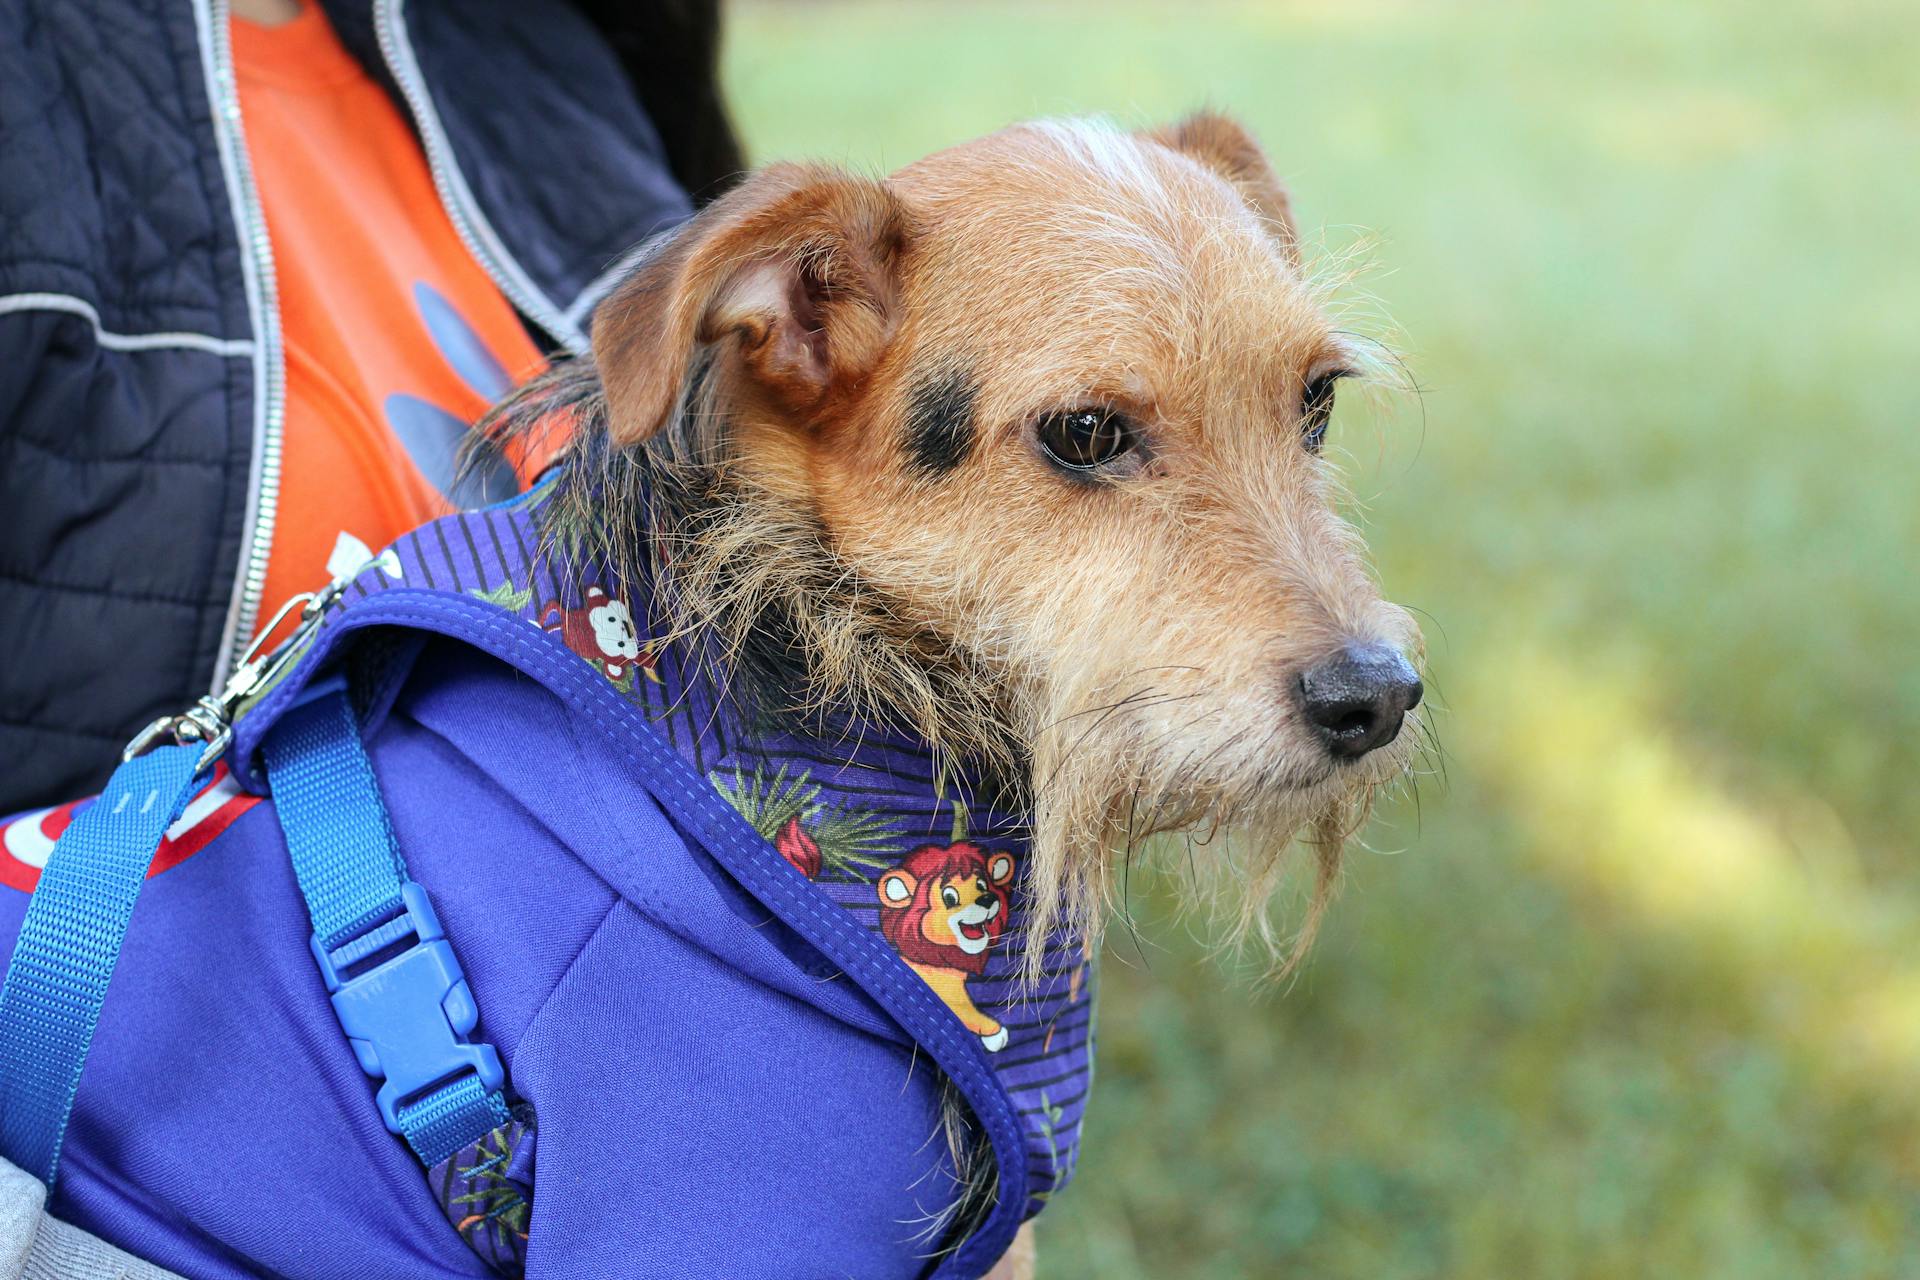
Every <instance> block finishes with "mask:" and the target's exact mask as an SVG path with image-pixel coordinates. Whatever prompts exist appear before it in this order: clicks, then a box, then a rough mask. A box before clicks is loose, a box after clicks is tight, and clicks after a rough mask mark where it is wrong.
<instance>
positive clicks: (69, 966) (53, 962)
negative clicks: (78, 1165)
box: [0, 743, 206, 1188]
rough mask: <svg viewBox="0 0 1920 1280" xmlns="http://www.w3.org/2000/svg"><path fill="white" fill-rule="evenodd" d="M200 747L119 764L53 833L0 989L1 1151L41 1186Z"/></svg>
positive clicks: (195, 771) (48, 1177)
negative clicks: (145, 883) (138, 903)
mask: <svg viewBox="0 0 1920 1280" xmlns="http://www.w3.org/2000/svg"><path fill="white" fill-rule="evenodd" d="M205 751H206V748H205V746H204V745H203V744H200V743H182V744H180V745H177V746H169V747H161V748H160V749H159V750H157V751H153V752H151V753H149V754H147V755H143V756H138V757H136V758H134V759H132V760H129V761H127V762H126V763H125V764H123V765H121V766H120V768H119V769H118V770H116V771H115V773H114V775H113V778H112V780H111V781H110V782H108V784H107V789H106V790H105V791H104V792H102V793H101V795H100V798H99V799H98V800H95V801H94V802H93V803H92V804H91V805H89V806H88V807H87V808H86V809H84V810H82V811H81V813H80V815H79V816H78V817H76V818H75V819H74V820H73V825H72V826H70V827H68V828H67V829H66V831H65V832H64V833H62V835H61V837H60V840H59V842H58V843H57V844H55V845H54V847H53V852H52V853H50V854H49V855H48V856H47V865H46V866H45V867H44V868H42V869H41V872H40V883H39V884H38V885H37V886H35V888H34V891H33V898H32V900H31V901H30V902H28V903H27V914H26V918H25V919H24V920H23V921H22V922H21V925H20V935H19V937H18V938H16V939H15V940H14V946H13V959H12V961H11V962H10V963H9V964H8V966H7V977H6V982H5V984H4V985H0V1155H4V1156H5V1157H6V1158H7V1159H8V1160H11V1161H12V1162H13V1163H14V1164H16V1165H18V1166H20V1167H21V1168H22V1169H25V1170H26V1171H27V1172H29V1173H31V1174H33V1175H34V1176H35V1177H37V1178H39V1179H40V1180H41V1181H42V1182H44V1183H46V1184H47V1186H48V1187H49V1188H51V1187H52V1186H53V1182H54V1177H55V1175H56V1174H57V1173H58V1172H59V1169H60V1143H61V1140H62V1139H63V1138H64V1137H65V1136H66V1132H67V1117H68V1116H69V1115H70V1114H71V1113H72V1111H73V1099H74V1095H75V1094H76V1093H78V1092H79V1089H80V1072H81V1069H82V1068H83V1067H85V1066H86V1062H87V1050H88V1049H89V1048H90V1047H92V1045H93V1032H94V1028H95V1027H96V1026H98V1025H99V1022H100V1008H101V1006H102V1005H103V1004H105V1003H106V999H107V984H108V982H110V981H111V980H112V978H113V969H114V965H115V963H116V962H117V961H118V960H119V959H120V944H121V942H122V941H123V940H124V939H125V938H126V936H127V925H128V924H129V923H130V922H131V921H132V919H133V904H134V900H135V899H136V898H138V897H139V895H140V884H141V881H142V880H144V879H145V878H146V874H147V867H148V866H149V865H151V864H152V862H153V855H154V851H155V850H156V849H158V848H159V847H160V838H161V837H162V836H164V835H165V834H166V832H167V828H168V827H170V826H172V825H173V822H174V819H176V818H178V817H179V816H180V811H181V809H183V808H185V807H186V803H187V797H188V796H190V795H191V794H192V793H193V784H194V780H195V778H197V777H198V776H199V773H200V767H201V765H202V764H203V763H204V761H203V759H202V757H203V754H204V753H205Z"/></svg>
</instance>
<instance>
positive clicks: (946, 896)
mask: <svg viewBox="0 0 1920 1280" xmlns="http://www.w3.org/2000/svg"><path fill="white" fill-rule="evenodd" d="M940 901H942V902H944V903H946V904H947V905H948V906H949V907H957V906H959V905H960V895H959V894H958V893H956V892H954V888H953V886H952V885H948V886H947V887H946V888H944V889H942V890H941V891H940Z"/></svg>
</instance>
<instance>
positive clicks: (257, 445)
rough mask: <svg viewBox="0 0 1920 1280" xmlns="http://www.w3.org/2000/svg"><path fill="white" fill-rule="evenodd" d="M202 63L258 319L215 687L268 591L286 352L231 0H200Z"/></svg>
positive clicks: (253, 316) (236, 656)
mask: <svg viewBox="0 0 1920 1280" xmlns="http://www.w3.org/2000/svg"><path fill="white" fill-rule="evenodd" d="M193 16H194V22H195V23H196V25H197V26H198V29H199V30H198V34H199V39H200V61H201V69H202V71H203V73H204V74H205V76H206V81H207V98H208V101H209V103H210V105H211V106H212V109H213V132H214V139H215V142H216V144H217V146H218V149H219V152H220V168H221V171H222V173H223V174H224V176H225V178H226V182H227V198H228V200H229V202H230V203H231V205H232V209H233V224H234V232H235V235H236V236H237V238H238V239H239V242H240V270H241V276H242V278H243V280H244V283H245V285H246V294H247V315H248V318H249V319H250V320H251V322H252V325H253V338H254V348H255V349H254V357H253V460H252V467H251V470H250V473H249V475H248V477H247V520H246V530H247V532H246V538H245V541H244V542H243V543H242V545H241V548H240V562H239V565H238V567H237V569H236V570H235V573H234V582H233V594H232V597H231V600H230V602H229V603H228V605H227V620H226V625H225V627H224V628H223V629H222V631H221V642H220V651H219V654H218V655H217V656H216V658H215V662H214V670H213V688H215V689H216V690H217V689H219V688H221V687H222V686H224V685H225V684H226V682H227V678H228V676H229V675H230V674H231V672H232V671H233V669H234V667H235V666H236V665H237V664H238V663H239V661H240V659H241V655H242V654H243V653H244V652H245V651H246V649H247V647H248V645H249V644H250V643H251V642H252V640H253V627H254V623H255V622H256V621H258V620H259V617H260V597H261V595H262V594H263V593H264V592H265V590H266V584H267V557H268V554H269V553H270V552H271V551H272V549H273V526H274V521H275V519H276V517H277V516H278V515H279V508H280V445H281V436H282V433H283V431H284V429H285V425H286V359H285V352H284V351H283V350H282V349H281V346H280V303H279V296H278V292H277V290H276V288H275V284H274V274H273V245H272V243H271V242H270V241H269V240H268V238H267V220H266V217H265V215H264V214H263V213H262V212H261V210H260V197H259V192H258V191H257V189H256V188H255V186H254V181H253V164H252V162H251V160H250V159H249V157H248V155H247V139H246V134H245V132H244V131H243V129H242V126H241V120H240V90H239V87H238V85H237V84H236V83H235V80H234V73H233V42H232V39H231V32H230V28H229V26H228V22H229V19H230V15H229V12H228V8H227V0H194V4H193Z"/></svg>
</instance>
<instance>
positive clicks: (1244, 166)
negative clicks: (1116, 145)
mask: <svg viewBox="0 0 1920 1280" xmlns="http://www.w3.org/2000/svg"><path fill="white" fill-rule="evenodd" d="M1140 136H1141V137H1143V138H1145V139H1146V140H1147V141H1149V142H1157V143H1159V144H1161V145H1162V146H1165V147H1171V148H1173V149H1174V150H1175V151H1178V152H1180V153H1181V154H1182V155H1186V156H1190V157H1192V158H1193V159H1195V160H1198V161H1199V162H1200V163H1201V164H1203V165H1206V166H1207V167H1208V168H1209V169H1212V170H1213V171H1214V172H1215V173H1217V174H1219V175H1220V176H1221V177H1223V178H1225V179H1226V180H1227V181H1228V182H1230V183H1232V184H1233V186H1234V188H1235V189H1236V190H1238V191H1239V192H1240V195H1241V198H1242V199H1244V200H1245V201H1246V202H1247V203H1248V204H1249V205H1252V206H1253V209H1254V211H1255V212H1256V213H1258V214H1259V215H1260V216H1261V217H1262V218H1263V219H1265V220H1266V222H1267V225H1268V227H1269V228H1270V229H1271V230H1272V232H1273V235H1274V238H1275V239H1276V240H1278V241H1279V242H1280V247H1281V249H1282V250H1284V251H1285V253H1286V255H1287V260H1288V261H1290V262H1292V263H1293V265H1294V266H1295V267H1296V268H1297V267H1299V266H1300V265H1301V263H1300V228H1299V226H1298V225H1297V224H1296V223H1295V222H1294V220H1293V199H1292V197H1290V196H1289V195H1288V194H1287V188H1286V184H1285V183H1283V182H1281V181H1280V179H1279V177H1278V176H1277V175H1276V174H1275V173H1274V171H1273V165H1271V164H1270V163H1268V161H1267V153H1266V152H1264V151H1262V150H1261V149H1260V144H1259V143H1258V142H1255V141H1254V138H1253V135H1252V134H1250V133H1248V132H1247V131H1246V129H1244V128H1243V127H1241V125H1240V124H1239V123H1238V122H1237V121H1234V120H1230V119H1228V118H1227V117H1226V116H1223V115H1219V114H1216V113H1215V112H1212V111H1200V112H1196V113H1195V114H1193V115H1190V116H1188V117H1187V118H1186V119H1185V120H1182V121H1180V122H1179V123H1177V124H1170V125H1166V126H1164V127H1162V128H1159V129H1151V130H1148V131H1147V132H1145V133H1143V134H1141V135H1140Z"/></svg>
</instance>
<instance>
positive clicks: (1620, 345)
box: [727, 0, 1920, 1280]
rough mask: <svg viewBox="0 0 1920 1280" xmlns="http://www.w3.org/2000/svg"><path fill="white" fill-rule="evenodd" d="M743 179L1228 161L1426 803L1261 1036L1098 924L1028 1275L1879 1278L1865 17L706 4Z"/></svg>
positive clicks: (1269, 1014)
mask: <svg viewBox="0 0 1920 1280" xmlns="http://www.w3.org/2000/svg"><path fill="white" fill-rule="evenodd" d="M731 24H732V25H731V31H730V36H729V41H730V46H729V50H728V55H727V66H728V79H729V84H730V92H731V94H732V99H733V102H734V105H735V109H736V112H737V115H738V118H739V122H740V124H741V126H742V128H743V131H744V133H745V135H746V137H747V139H748V141H749V143H750V146H751V148H752V150H753V153H754V155H755V156H756V157H757V158H768V157H775V156H784V157H798V156H806V157H814V158H821V159H827V160H834V161H842V162H846V163H850V164H852V165H855V166H857V167H861V168H865V169H869V170H876V171H877V170H883V169H886V168H890V167H892V166H895V165H898V164H901V163H905V162H906V161H908V160H910V159H912V158H914V157H916V156H918V155H920V154H922V153H923V152H926V151H928V150H931V149H933V148H936V147H939V146H943V145H946V144H949V143H952V142H956V141H959V140H962V139H964V138H967V137H969V136H971V135H974V134H978V133H982V132H986V131H988V130H991V129H994V128H997V127H999V126H1001V125H1003V124H1005V123H1008V122H1010V121H1012V120H1016V119H1020V118H1023V117H1030V116H1034V115H1048V114H1062V113H1069V112H1102V113H1109V114H1112V115H1115V116H1117V117H1119V118H1120V119H1122V120H1125V121H1129V122H1142V123H1146V122H1155V121H1160V120H1164V119H1167V118H1170V117H1172V116H1174V115H1176V114H1178V113H1180V112H1182V111H1184V110H1187V109H1189V108H1191V107H1194V106H1196V105H1199V104H1202V103H1210V104H1213V105H1215V106H1218V107H1221V108H1224V109H1227V110H1230V111H1232V112H1233V113H1235V114H1237V115H1238V116H1240V117H1241V118H1242V119H1243V120H1245V121H1246V122H1247V123H1248V124H1249V125H1251V126H1252V127H1253V128H1254V129H1255V130H1256V131H1257V132H1258V133H1259V134H1260V136H1261V137H1262V138H1263V140H1264V141H1265V143H1266V145H1267V147H1268V149H1269V151H1270V152H1271V154H1272V156H1273V158H1274V160H1275V163H1276V165H1277V167H1278V168H1279V169H1280V170H1281V172H1282V173H1283V174H1284V175H1285V176H1286V177H1287V179H1288V180H1289V181H1290V182H1291V183H1292V185H1293V187H1294V191H1295V195H1296V199H1297V202H1298V208H1299V209H1300V211H1301V214H1302V220H1303V223H1304V224H1305V225H1306V227H1307V228H1308V231H1309V235H1310V237H1311V238H1312V239H1314V240H1315V242H1316V243H1318V244H1320V245H1321V246H1323V249H1322V253H1323V255H1333V254H1346V253H1352V252H1354V251H1355V250H1356V249H1359V250H1361V251H1363V252H1364V257H1365V261H1366V262H1367V263H1370V264H1371V269H1370V270H1369V271H1367V272H1366V273H1364V274H1363V275H1362V276H1361V278H1360V279H1359V280H1358V281H1357V282H1356V284H1355V286H1354V288H1353V289H1352V290H1350V291H1349V292H1348V294H1347V295H1346V296H1347V297H1348V298H1349V299H1350V301H1351V303H1352V305H1353V308H1354V311H1355V313H1356V315H1357V316H1358V317H1359V319H1358V323H1360V324H1361V325H1362V326H1363V327H1367V328H1369V329H1370V330H1371V331H1373V332H1375V333H1378V334H1382V335H1384V336H1387V337H1388V338H1390V339H1391V340H1392V341H1393V342H1394V343H1395V344H1396V346H1397V347H1398V349H1399V350H1400V351H1402V352H1403V353H1404V354H1405V356H1406V358H1407V360H1408V362H1409V364H1410V366H1411V368H1412V369H1413V371H1414V372H1415V374H1416V376H1417V377H1418V379H1419V382H1420V384H1421V386H1422V387H1423V388H1424V392H1423V395H1421V396H1420V397H1417V398H1416V397H1413V396H1410V395H1398V396H1391V397H1388V398H1386V399H1385V400H1383V401H1382V402H1380V403H1378V404H1375V405H1371V406H1369V405H1367V404H1365V403H1354V404H1350V405H1345V406H1343V408H1342V409H1341V412H1340V414H1339V415H1338V418H1337V420H1336V426H1335V432H1336V435H1337V437H1338V441H1339V445H1340V448H1341V451H1342V453H1343V454H1344V456H1345V464H1346V466H1347V469H1348V471H1349V474H1350V476H1351V479H1352V483H1353V485H1354V488H1355V490H1356V493H1357V495H1358V496H1359V499H1360V503H1359V507H1360V509H1359V511H1358V513H1357V514H1358V517H1359V518H1360V519H1361V520H1362V521H1363V523H1364V524H1365V525H1366V527H1367V529H1368V531H1369V535H1370V537H1371V539H1372V541H1373V545H1374V547H1375V550H1376V554H1377V559H1378V562H1379V565H1380V569H1381V573H1382V576H1383V578H1384V580H1385V583H1386V586H1387V588H1388V590H1389V592H1390V593H1391V594H1392V595H1393V596H1394V598H1396V599H1399V600H1402V601H1404V602H1406V603H1408V604H1411V605H1415V606H1418V607H1419V608H1421V609H1423V610H1426V611H1427V613H1428V614H1429V615H1430V617H1429V619H1428V621H1427V633H1428V638H1429V644H1430V649H1431V655H1430V657H1431V668H1432V672H1433V676H1434V679H1433V682H1432V683H1433V686H1434V687H1435V689H1436V690H1437V696H1436V699H1435V701H1436V702H1437V703H1438V704H1439V705H1440V706H1441V707H1443V709H1444V711H1443V714H1442V716H1441V719H1440V731H1441V735H1442V738H1443V740H1444V742H1445V743H1446V746H1447V757H1446V764H1447V777H1446V778H1445V779H1442V778H1439V777H1429V778H1427V779H1424V780H1423V782H1422V783H1421V785H1420V788H1419V797H1418V803H1417V806H1416V804H1415V803H1414V801H1413V800H1412V799H1411V798H1407V799H1403V800H1400V801H1396V802H1394V803H1390V804H1388V805H1387V806H1386V807H1385V808H1384V809H1383V810H1382V812H1381V813H1380V815H1379V817H1378V818H1377V819H1376V821H1375V823H1374V826H1373V827H1372V828H1371V830H1370V833H1369V836H1368V841H1367V843H1368V845H1369V846H1370V847H1369V848H1368V849H1364V850H1358V851H1356V852H1355V854H1354V856H1353V857H1352V859H1351V863H1350V871H1349V874H1348V876H1347V883H1346V886H1345V890H1344V893H1343V896H1342V898H1341V901H1340V902H1339V904H1338V905H1337V907H1336V909H1335V913H1334V916H1333V919H1332V922H1331V924H1330V926H1329V929H1328V931H1327V933H1326V935H1325V936H1324V939H1323V941H1322V942H1321V943H1320V945H1319V947H1318V949H1317V950H1316V952H1315V954H1314V957H1313V960H1312V963H1311V965H1310V967H1309V968H1308V970H1307V971H1306V973H1305V975H1304V976H1303V977H1302V978H1301V980H1299V981H1298V982H1297V983H1296V984H1294V986H1293V987H1292V988H1291V989H1290V990H1288V991H1285V992H1281V993H1270V994H1265V995H1263V994H1261V993H1260V992H1258V991H1255V990H1253V989H1252V988H1251V986H1250V984H1249V983H1247V982H1246V981H1245V980H1244V979H1242V978H1238V977H1236V976H1235V975H1234V974H1233V973H1231V972H1230V971H1229V970H1228V969H1227V968H1226V967H1223V965H1221V964H1220V963H1218V962H1216V961H1213V960H1211V959H1209V958H1208V955H1207V953H1206V950H1205V948H1204V947H1203V946H1202V945H1200V943H1199V942H1197V941H1196V940H1195V937H1194V935H1195V934H1197V933H1204V930H1202V929H1200V928H1199V927H1198V926H1196V925H1194V924H1192V923H1191V922H1189V921H1185V920H1180V919H1176V918H1175V916H1174V914H1173V903H1174V902H1175V900H1176V898H1177V893H1178V888H1179V886H1178V884H1177V883H1175V884H1161V885H1153V886H1143V885H1142V884H1141V883H1140V881H1139V880H1138V879H1136V881H1135V885H1134V894H1133V896H1134V901H1133V903H1132V906H1133V908H1134V910H1135V912H1136V914H1137V915H1138V916H1139V918H1140V926H1139V936H1140V940H1139V943H1138V944H1137V945H1136V944H1135V943H1134V942H1133V941H1132V940H1130V939H1129V938H1128V937H1126V936H1125V934H1124V932H1116V934H1115V936H1114V938H1113V940H1112V942H1111V943H1110V945H1109V948H1108V958H1107V961H1106V965H1105V971H1104V990H1103V992H1102V996H1101V999H1102V1008H1101V1059H1100V1071H1099V1079H1098V1084H1097V1086H1096V1089H1095V1092H1094V1101H1093V1104H1092V1117H1091V1121H1090V1129H1089V1134H1088V1138H1087V1145H1086V1150H1085V1156H1084V1160H1083V1163H1082V1166H1081V1169H1080V1174H1079V1178H1078V1180H1077V1182H1076V1183H1075V1184H1074V1186H1073V1187H1072V1189H1071V1190H1070V1191H1068V1192H1067V1193H1065V1194H1064V1195H1062V1196H1061V1198H1060V1199H1059V1201H1058V1202H1057V1204H1056V1205H1055V1206H1054V1207H1053V1208H1052V1209H1051V1210H1050V1211H1049V1213H1048V1214H1047V1215H1046V1218H1045V1219H1044V1221H1043V1222H1042V1224H1041V1232H1040V1240H1041V1247H1042V1262H1043V1274H1044V1276H1045V1277H1046V1280H1066V1278H1067V1277H1080V1276H1098V1277H1103V1278H1115V1280H1122V1278H1129V1277H1155V1278H1156V1280H1168V1278H1176V1277H1178V1278H1186V1277H1193V1278H1199V1277H1243V1276H1280V1275H1285V1276H1309V1277H1316V1276H1324V1277H1367V1278H1368V1280H1380V1278H1386V1277H1426V1276H1460V1277H1506V1276H1594V1277H1601V1276H1606V1277H1613V1276H1621V1277H1625V1276H1634V1277H1638V1276H1650V1275H1651V1276H1671V1277H1741V1278H1752V1277H1759V1278H1766V1277H1782V1278H1793V1280H1799V1278H1803V1277H1816V1276H1817V1277H1851V1276H1863V1277H1864V1276H1920V867H1917V866H1916V863H1915V859H1914V858H1913V856H1912V854H1913V850H1914V847H1915V838H1914V834H1915V832H1916V831H1920V758H1917V755H1920V749H1917V748H1916V742H1920V661H1917V660H1916V658H1917V656H1920V655H1916V638H1917V637H1920V585H1917V577H1916V575H1917V572H1920V570H1917V566H1920V516H1917V515H1916V510H1920V503H1917V502H1916V492H1915V489H1916V477H1917V476H1920V372H1916V370H1917V368H1920V252H1916V249H1915V244H1914V238H1915V233H1916V230H1920V87H1917V86H1920V11H1917V10H1915V9H1914V7H1913V6H1912V5H1911V4H1910V3H1908V4H1900V3H1888V4H1876V3H1864V2H1861V3H1851V2H1835V3H1820V4H1811V3H1804V4H1760V3H1736V2H1732V0H1729V2H1726V3H1697V2H1688V3H1678V2H1676V3H1669V4H1641V3H1623V4H1555V5H1544V4H1542V5H1523V4H1496V3H1446V2H1439V0H1436V2H1434V3H1398V2H1395V0H1348V2H1345V3H1334V2H1330V0H1317V2H1314V3H1280V4H1266V5H1251V4H1246V5H1213V4H1207V5H1165V6H1156V7H1146V6H1138V5H1125V4H1104V3H1103V4H1094V3H1077V4H1058V5H1055V4H1042V3H1029V4H979V5H975V4H967V5H951V6H950V5H938V6H936V5H933V4H931V3H927V4H908V5H902V4H879V3H837V2H824V3H792V4H770V3H765V2H764V0H762V2H761V3H750V4H745V5H742V6H740V7H737V8H735V9H734V10H733V11H732V15H731Z"/></svg>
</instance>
